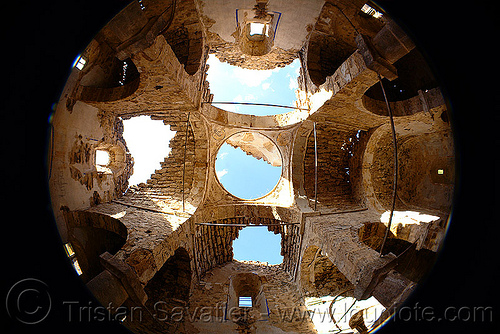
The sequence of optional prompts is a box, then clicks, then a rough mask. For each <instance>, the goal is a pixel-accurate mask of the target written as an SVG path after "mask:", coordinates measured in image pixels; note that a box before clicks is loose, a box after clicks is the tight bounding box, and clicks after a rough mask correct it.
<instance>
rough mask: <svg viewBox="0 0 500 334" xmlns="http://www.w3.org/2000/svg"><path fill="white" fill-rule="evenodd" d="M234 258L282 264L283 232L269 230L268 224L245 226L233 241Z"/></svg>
mask: <svg viewBox="0 0 500 334" xmlns="http://www.w3.org/2000/svg"><path fill="white" fill-rule="evenodd" d="M233 258H234V259H235V260H238V261H259V262H267V263H268V264H280V263H282V262H283V256H282V255H281V234H279V233H278V234H274V233H273V232H270V231H268V229H267V227H266V226H252V227H245V228H243V229H242V230H241V231H240V232H239V236H238V238H237V239H235V240H234V241H233Z"/></svg>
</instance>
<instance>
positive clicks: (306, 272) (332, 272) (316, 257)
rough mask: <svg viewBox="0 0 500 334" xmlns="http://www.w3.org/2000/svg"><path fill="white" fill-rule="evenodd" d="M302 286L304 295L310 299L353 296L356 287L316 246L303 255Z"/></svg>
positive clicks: (308, 248) (301, 268)
mask: <svg viewBox="0 0 500 334" xmlns="http://www.w3.org/2000/svg"><path fill="white" fill-rule="evenodd" d="M300 284H301V287H302V290H303V292H304V295H306V296H308V297H321V296H327V295H330V296H336V295H338V294H342V295H343V296H352V295H353V292H354V285H353V284H352V283H351V282H349V280H348V279H347V278H346V277H345V276H344V274H342V273H341V272H340V271H339V270H338V269H337V267H336V266H335V265H334V264H333V263H332V262H331V261H330V259H328V257H327V256H326V255H325V254H324V253H323V250H322V249H321V248H319V247H317V246H315V245H311V246H309V247H307V249H306V250H305V251H304V254H303V255H302V259H301V262H300Z"/></svg>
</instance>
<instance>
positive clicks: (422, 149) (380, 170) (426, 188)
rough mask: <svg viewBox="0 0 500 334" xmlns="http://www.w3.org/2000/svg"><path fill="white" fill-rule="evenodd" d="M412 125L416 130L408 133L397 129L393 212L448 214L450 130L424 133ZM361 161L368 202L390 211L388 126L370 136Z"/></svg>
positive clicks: (391, 170) (451, 166)
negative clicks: (395, 187) (396, 178)
mask: <svg viewBox="0 0 500 334" xmlns="http://www.w3.org/2000/svg"><path fill="white" fill-rule="evenodd" d="M435 118H436V117H435ZM436 119H437V118H436ZM415 124H416V123H415ZM415 126H416V128H415V129H412V128H411V126H408V128H409V130H408V131H411V132H410V133H409V134H408V132H407V133H406V134H402V133H400V130H397V131H398V140H397V143H398V163H399V168H398V189H397V198H396V210H403V211H404V210H410V209H416V211H422V210H423V211H430V212H439V211H441V212H447V211H448V210H449V209H450V207H451V201H452V196H453V182H454V174H455V171H454V158H453V155H454V152H453V151H454V148H453V141H452V138H451V133H450V132H449V129H448V130H446V129H443V130H441V131H433V132H430V131H426V130H425V127H426V126H425V125H424V124H420V125H415ZM418 127H420V128H418ZM422 128H423V129H424V130H422ZM363 160H364V161H363V165H364V166H367V167H368V168H364V169H363V171H362V174H363V185H364V192H365V194H366V197H367V199H368V200H369V202H370V204H371V205H373V206H374V207H375V208H377V209H378V210H380V211H385V210H389V209H390V207H391V203H392V183H393V177H394V176H393V174H394V166H393V143H392V136H391V132H390V129H389V126H382V127H380V128H379V129H377V130H376V131H375V132H374V133H373V135H372V136H371V138H370V139H369V141H368V143H367V148H366V151H365V154H364V158H363ZM439 173H442V174H439Z"/></svg>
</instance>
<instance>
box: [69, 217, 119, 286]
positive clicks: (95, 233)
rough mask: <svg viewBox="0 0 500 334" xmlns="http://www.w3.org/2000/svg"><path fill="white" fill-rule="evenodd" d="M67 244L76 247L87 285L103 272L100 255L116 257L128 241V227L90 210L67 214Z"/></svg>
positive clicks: (83, 277)
mask: <svg viewBox="0 0 500 334" xmlns="http://www.w3.org/2000/svg"><path fill="white" fill-rule="evenodd" d="M64 216H65V219H66V223H67V225H68V241H69V242H70V243H71V245H72V246H73V249H74V251H75V253H76V257H77V259H78V262H79V264H80V267H81V269H82V272H83V273H82V275H81V278H82V280H83V281H84V282H85V283H86V282H88V281H90V280H91V279H92V278H94V277H95V276H97V275H98V274H99V273H100V272H101V271H102V270H103V268H102V266H101V264H100V258H99V256H100V255H101V254H102V253H104V252H109V253H110V254H113V255H114V254H116V253H117V252H118V251H119V250H120V249H121V248H122V247H123V246H124V245H125V242H126V240H127V228H126V227H125V225H124V224H123V223H122V222H120V221H119V220H118V219H115V218H113V217H110V216H108V215H105V214H100V213H95V212H88V211H66V212H64Z"/></svg>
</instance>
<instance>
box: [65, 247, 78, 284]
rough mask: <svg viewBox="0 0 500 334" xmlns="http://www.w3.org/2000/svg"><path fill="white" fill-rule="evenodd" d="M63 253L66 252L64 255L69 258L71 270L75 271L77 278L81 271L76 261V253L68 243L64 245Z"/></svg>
mask: <svg viewBox="0 0 500 334" xmlns="http://www.w3.org/2000/svg"><path fill="white" fill-rule="evenodd" d="M64 251H65V252H66V255H67V256H68V257H69V258H70V260H71V264H72V265H73V268H74V269H75V271H76V273H77V274H78V276H80V275H81V274H83V271H82V269H81V268H80V264H79V263H78V260H77V259H76V253H75V251H74V250H73V247H72V246H71V244H70V243H69V242H68V243H67V244H64Z"/></svg>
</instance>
